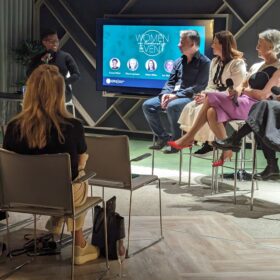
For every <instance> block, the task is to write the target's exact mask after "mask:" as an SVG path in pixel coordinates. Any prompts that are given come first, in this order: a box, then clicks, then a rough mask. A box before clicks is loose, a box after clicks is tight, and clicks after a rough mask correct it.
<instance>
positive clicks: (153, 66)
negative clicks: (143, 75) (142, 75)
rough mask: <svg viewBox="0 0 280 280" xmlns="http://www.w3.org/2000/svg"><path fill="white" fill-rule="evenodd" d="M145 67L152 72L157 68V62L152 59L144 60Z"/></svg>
mask: <svg viewBox="0 0 280 280" xmlns="http://www.w3.org/2000/svg"><path fill="white" fill-rule="evenodd" d="M145 66H146V69H147V70H148V71H150V72H153V71H155V70H156V69H157V63H156V61H155V60H154V59H149V60H147V61H146V65H145Z"/></svg>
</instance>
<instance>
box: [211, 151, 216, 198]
mask: <svg viewBox="0 0 280 280" xmlns="http://www.w3.org/2000/svg"><path fill="white" fill-rule="evenodd" d="M216 150H217V149H216V148H215V147H213V162H214V161H215V160H216ZM215 171H216V169H215V167H213V166H212V178H211V194H212V195H213V194H214V189H215V188H214V181H215V180H214V178H215Z"/></svg>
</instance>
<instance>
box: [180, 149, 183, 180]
mask: <svg viewBox="0 0 280 280" xmlns="http://www.w3.org/2000/svg"><path fill="white" fill-rule="evenodd" d="M182 166H183V152H182V150H180V151H179V185H181V183H182Z"/></svg>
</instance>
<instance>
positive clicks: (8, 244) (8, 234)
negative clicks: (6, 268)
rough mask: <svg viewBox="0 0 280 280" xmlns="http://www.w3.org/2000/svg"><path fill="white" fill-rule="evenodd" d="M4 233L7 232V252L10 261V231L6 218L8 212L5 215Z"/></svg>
mask: <svg viewBox="0 0 280 280" xmlns="http://www.w3.org/2000/svg"><path fill="white" fill-rule="evenodd" d="M6 226H7V228H6V232H7V252H8V254H9V257H10V260H12V255H11V254H10V253H11V251H12V250H11V239H10V229H9V218H8V212H7V213H6Z"/></svg>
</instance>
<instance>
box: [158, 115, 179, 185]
mask: <svg viewBox="0 0 280 280" xmlns="http://www.w3.org/2000/svg"><path fill="white" fill-rule="evenodd" d="M160 118H161V121H162V124H163V125H164V128H165V130H166V131H168V134H169V135H170V137H171V131H170V126H169V122H168V120H167V115H166V111H160ZM155 143H156V135H155V134H153V145H155ZM157 151H158V150H154V149H153V150H152V175H154V169H155V152H157ZM178 153H179V180H178V184H179V185H181V182H182V161H183V160H182V158H183V156H182V151H179V152H178Z"/></svg>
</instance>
